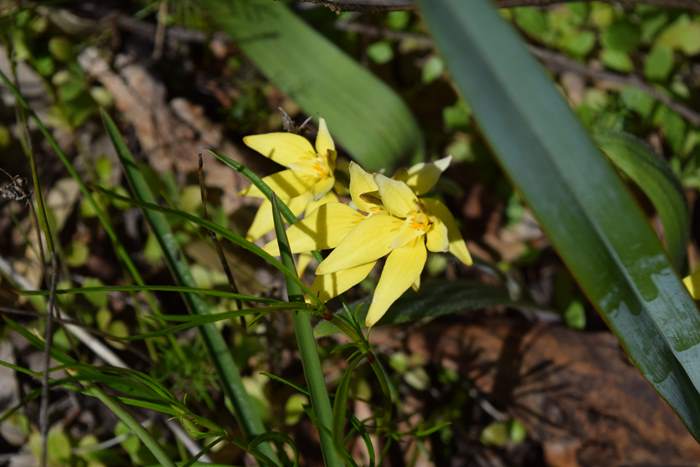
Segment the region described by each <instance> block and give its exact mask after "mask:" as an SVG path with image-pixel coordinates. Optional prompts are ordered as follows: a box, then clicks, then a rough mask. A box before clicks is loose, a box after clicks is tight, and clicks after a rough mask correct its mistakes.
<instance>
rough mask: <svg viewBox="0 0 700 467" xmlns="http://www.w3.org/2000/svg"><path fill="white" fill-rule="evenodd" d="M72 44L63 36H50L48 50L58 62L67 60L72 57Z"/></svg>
mask: <svg viewBox="0 0 700 467" xmlns="http://www.w3.org/2000/svg"><path fill="white" fill-rule="evenodd" d="M72 48H73V45H72V44H71V42H70V40H68V39H67V38H65V37H52V38H51V39H49V52H51V55H53V57H54V58H55V59H56V60H58V61H59V62H68V61H70V60H71V59H72V58H73V51H72Z"/></svg>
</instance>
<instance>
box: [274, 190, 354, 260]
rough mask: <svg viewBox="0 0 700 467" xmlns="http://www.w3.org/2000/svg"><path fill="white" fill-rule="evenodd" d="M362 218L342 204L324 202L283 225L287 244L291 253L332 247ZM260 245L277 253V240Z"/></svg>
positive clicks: (276, 254)
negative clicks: (289, 223) (291, 222)
mask: <svg viewBox="0 0 700 467" xmlns="http://www.w3.org/2000/svg"><path fill="white" fill-rule="evenodd" d="M364 218H365V217H364V216H363V215H362V214H360V213H359V212H357V211H355V210H354V209H353V208H351V207H350V206H348V205H346V204H342V203H338V202H333V203H328V204H324V205H322V206H320V207H319V208H318V209H316V210H315V211H313V212H312V213H311V214H308V215H307V216H306V217H305V218H304V219H302V220H300V221H299V222H297V223H296V224H294V225H292V226H291V227H289V228H288V229H287V239H288V240H289V247H290V248H291V250H292V253H305V252H308V251H313V250H327V249H329V248H335V247H336V246H338V244H340V242H341V241H342V240H343V239H344V238H345V236H346V235H348V233H350V232H351V231H352V230H353V229H354V228H355V227H357V225H358V224H359V223H360V222H362V220H363V219H364ZM264 249H265V251H267V252H268V253H270V254H271V255H275V256H278V255H279V254H280V253H279V246H278V245H277V240H273V241H271V242H269V243H268V244H267V245H265V247H264Z"/></svg>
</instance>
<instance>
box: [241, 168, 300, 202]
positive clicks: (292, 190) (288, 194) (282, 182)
mask: <svg viewBox="0 0 700 467" xmlns="http://www.w3.org/2000/svg"><path fill="white" fill-rule="evenodd" d="M262 180H263V182H265V183H266V184H267V185H268V186H269V187H270V189H271V190H272V191H274V192H275V194H276V195H277V196H279V197H280V199H282V200H288V199H289V198H293V197H294V196H298V195H300V194H302V193H303V192H305V191H309V190H310V189H311V186H312V183H309V180H307V179H305V178H302V177H299V176H297V175H296V174H295V173H294V172H293V171H291V170H289V169H287V170H282V171H281V172H277V173H274V174H272V175H268V176H267V177H264V178H263V179H262ZM241 195H243V196H252V197H254V198H264V197H265V195H264V194H263V192H262V191H260V190H259V189H258V187H256V186H255V185H250V186H249V187H248V188H245V189H244V190H242V191H241Z"/></svg>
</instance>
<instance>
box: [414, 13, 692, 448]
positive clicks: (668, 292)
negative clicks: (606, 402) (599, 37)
mask: <svg viewBox="0 0 700 467" xmlns="http://www.w3.org/2000/svg"><path fill="white" fill-rule="evenodd" d="M419 5H420V6H421V10H422V12H423V14H424V17H425V20H426V21H427V23H428V26H429V28H430V30H431V31H432V33H433V35H434V36H435V39H436V41H437V44H438V46H439V48H440V49H441V50H442V52H443V54H444V55H445V57H446V59H447V63H448V68H449V69H450V70H451V73H452V76H453V78H454V80H455V82H456V84H457V85H458V88H459V89H460V91H461V92H462V94H463V96H464V98H465V99H466V100H467V101H468V102H469V104H470V105H471V107H472V109H473V110H474V114H475V116H476V118H477V121H478V122H479V124H480V126H481V128H482V130H483V132H484V134H485V136H486V137H487V139H488V140H489V142H490V143H491V145H492V147H493V150H494V153H495V154H496V156H497V157H498V159H499V162H500V163H501V164H502V166H503V168H504V170H505V171H506V173H507V174H508V175H509V176H510V178H511V179H512V181H513V182H514V184H515V185H516V186H517V187H518V189H519V190H520V191H521V192H522V194H523V197H524V198H525V199H526V201H527V202H528V203H529V205H530V206H531V208H532V210H533V212H534V213H535V215H536V217H537V218H538V220H539V221H540V224H541V226H542V228H543V229H544V230H545V231H546V233H547V235H548V237H549V238H550V240H551V242H552V243H553V245H554V247H555V248H556V249H557V251H558V252H559V254H560V255H561V257H562V259H563V260H564V262H565V263H566V265H567V266H568V268H569V269H570V270H571V272H572V273H573V275H574V277H575V278H576V279H577V281H578V283H579V285H580V286H581V288H582V290H583V291H584V292H585V294H586V295H587V296H588V298H589V299H590V301H591V303H592V304H593V305H594V306H595V307H596V308H597V310H598V312H599V313H600V315H601V316H602V317H603V319H604V320H605V321H606V322H607V324H608V325H609V326H610V328H611V329H612V330H613V332H614V333H615V334H616V335H617V337H618V339H619V340H620V342H621V344H622V346H623V347H624V348H625V350H626V351H627V353H628V355H629V357H630V359H631V360H632V361H633V362H634V364H635V365H636V366H637V367H638V368H639V369H640V371H641V372H642V374H643V375H644V376H645V377H646V378H647V379H648V380H649V382H650V383H651V384H652V385H653V386H654V388H655V389H656V390H657V391H658V392H659V394H660V395H661V396H662V397H663V398H665V399H666V400H667V401H668V402H669V404H670V405H671V406H672V407H673V408H674V409H675V410H676V412H677V413H678V414H679V416H680V417H681V419H682V420H683V421H684V422H685V424H686V425H687V427H688V429H689V430H690V432H691V433H692V434H693V435H694V436H695V437H696V438H700V397H698V388H700V345H698V344H700V314H699V313H698V310H697V308H696V306H695V304H694V303H693V301H692V299H691V298H690V296H689V295H688V292H687V291H686V290H685V288H684V287H683V284H682V283H681V281H680V279H679V277H678V276H677V273H676V271H674V269H673V267H672V266H671V264H670V263H669V261H668V258H667V256H666V254H665V253H664V251H663V248H662V246H661V243H660V241H659V239H658V238H657V237H656V235H655V234H654V232H653V231H652V230H651V228H650V226H649V223H648V222H647V220H646V218H645V216H644V214H643V213H642V211H641V209H640V208H639V206H638V205H637V204H636V203H635V200H634V199H633V198H632V196H631V195H630V193H629V192H628V190H627V189H626V187H625V186H624V184H623V182H622V180H621V179H620V177H619V176H618V175H617V173H616V172H615V170H614V169H613V167H612V165H611V164H610V163H609V162H608V161H607V160H606V159H605V158H604V157H603V156H602V154H601V153H600V151H599V150H598V149H597V148H596V147H595V145H594V144H593V141H592V140H591V138H590V137H589V136H588V135H587V134H586V131H585V130H584V129H583V127H582V125H581V124H580V123H579V122H578V120H577V119H576V118H575V116H574V115H573V113H572V112H571V110H570V109H569V107H568V106H567V104H566V102H565V101H564V99H563V98H562V96H561V95H560V93H559V92H558V91H557V90H556V88H555V87H554V86H553V84H552V82H551V80H550V79H549V78H548V77H547V75H546V74H545V72H544V71H543V69H542V67H541V66H540V65H539V64H538V63H537V62H536V61H535V60H534V59H533V58H532V57H531V56H530V54H529V52H528V50H527V49H526V47H525V46H524V44H523V43H522V41H521V40H520V38H519V37H518V36H517V34H516V33H515V32H514V31H513V29H512V27H511V26H510V25H508V24H507V23H506V22H505V21H504V20H503V19H502V18H501V17H500V16H499V15H498V13H497V11H496V10H495V9H494V7H493V6H492V5H490V4H489V2H488V1H487V0H469V1H468V2H465V1H463V0H430V1H428V0H419Z"/></svg>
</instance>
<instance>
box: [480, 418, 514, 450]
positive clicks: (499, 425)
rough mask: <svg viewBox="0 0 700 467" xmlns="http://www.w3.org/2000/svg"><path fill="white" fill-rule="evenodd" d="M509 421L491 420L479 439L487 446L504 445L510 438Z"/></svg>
mask: <svg viewBox="0 0 700 467" xmlns="http://www.w3.org/2000/svg"><path fill="white" fill-rule="evenodd" d="M509 432H510V430H509V427H508V423H507V422H491V423H490V424H488V425H487V426H486V427H485V428H484V429H483V430H482V431H481V436H480V437H479V441H481V442H482V444H485V445H487V446H498V447H503V446H505V445H506V444H508V441H509V440H510V433H509Z"/></svg>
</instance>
